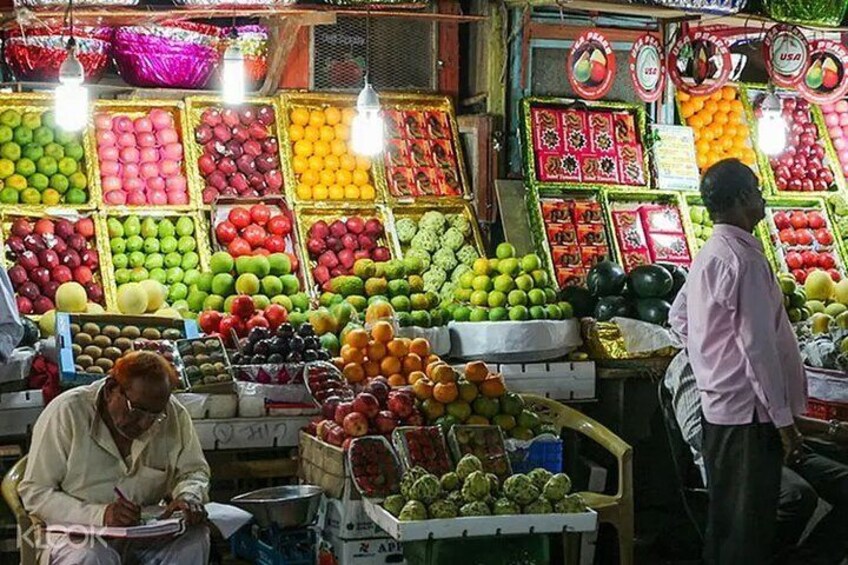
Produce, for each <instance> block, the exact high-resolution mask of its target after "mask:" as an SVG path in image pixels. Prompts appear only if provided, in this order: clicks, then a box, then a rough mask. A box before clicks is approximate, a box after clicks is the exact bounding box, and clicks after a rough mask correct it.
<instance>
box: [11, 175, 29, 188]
mask: <svg viewBox="0 0 848 565" xmlns="http://www.w3.org/2000/svg"><path fill="white" fill-rule="evenodd" d="M6 186H8V187H10V188H14V189H15V190H23V189H25V188H26V187H27V180H26V178H24V177H22V176H21V175H19V174H13V175H12V176H10V177H9V178H7V179H6Z"/></svg>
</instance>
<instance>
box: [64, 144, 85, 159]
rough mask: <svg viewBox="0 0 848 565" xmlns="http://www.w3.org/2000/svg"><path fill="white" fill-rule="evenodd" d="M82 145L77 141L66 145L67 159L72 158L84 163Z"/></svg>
mask: <svg viewBox="0 0 848 565" xmlns="http://www.w3.org/2000/svg"><path fill="white" fill-rule="evenodd" d="M82 155H83V151H82V145H80V144H79V143H77V142H76V141H72V142H71V143H68V144H67V145H65V157H70V158H71V159H73V160H74V161H82Z"/></svg>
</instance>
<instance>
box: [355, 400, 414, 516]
mask: <svg viewBox="0 0 848 565" xmlns="http://www.w3.org/2000/svg"><path fill="white" fill-rule="evenodd" d="M351 416H353V418H352V419H351V423H350V425H351V426H353V425H354V424H356V422H354V421H353V420H356V419H357V416H359V417H361V419H363V420H366V422H365V424H364V425H365V426H366V428H367V425H368V424H367V419H366V418H365V416H364V415H362V414H359V413H358V412H351V413H350V414H348V415H347V416H346V417H345V419H346V420H347V419H348V418H351ZM348 435H350V434H348ZM347 461H348V469H349V470H350V474H351V477H352V478H353V484H354V486H355V487H356V490H357V491H359V494H361V495H362V496H364V497H365V498H370V499H374V500H376V501H378V502H379V501H380V500H382V499H384V498H385V497H387V496H389V495H391V494H396V493H398V492H400V478H401V465H400V461H398V457H397V454H396V453H395V452H394V450H393V449H392V446H391V444H389V442H388V440H386V438H384V437H382V436H364V437H356V438H355V439H353V440H352V441H351V442H350V448H349V449H348V450H347Z"/></svg>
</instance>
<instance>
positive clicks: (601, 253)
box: [580, 245, 609, 268]
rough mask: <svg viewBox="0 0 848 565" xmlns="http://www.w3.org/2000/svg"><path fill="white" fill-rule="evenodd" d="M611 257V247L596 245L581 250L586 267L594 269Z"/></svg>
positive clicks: (581, 256) (581, 257)
mask: <svg viewBox="0 0 848 565" xmlns="http://www.w3.org/2000/svg"><path fill="white" fill-rule="evenodd" d="M607 257H609V246H607V245H594V246H586V247H581V248H580V259H581V260H582V262H583V266H584V267H587V268H589V267H594V266H595V265H597V264H598V263H600V262H601V261H603V260H604V259H606V258H607Z"/></svg>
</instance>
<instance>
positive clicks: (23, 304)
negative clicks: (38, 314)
mask: <svg viewBox="0 0 848 565" xmlns="http://www.w3.org/2000/svg"><path fill="white" fill-rule="evenodd" d="M33 286H34V285H33ZM15 302H16V303H17V305H18V312H20V313H21V314H32V312H33V310H32V300H30V299H29V298H27V297H26V296H16V297H15Z"/></svg>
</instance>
